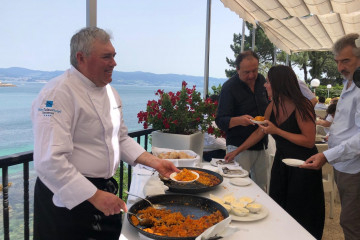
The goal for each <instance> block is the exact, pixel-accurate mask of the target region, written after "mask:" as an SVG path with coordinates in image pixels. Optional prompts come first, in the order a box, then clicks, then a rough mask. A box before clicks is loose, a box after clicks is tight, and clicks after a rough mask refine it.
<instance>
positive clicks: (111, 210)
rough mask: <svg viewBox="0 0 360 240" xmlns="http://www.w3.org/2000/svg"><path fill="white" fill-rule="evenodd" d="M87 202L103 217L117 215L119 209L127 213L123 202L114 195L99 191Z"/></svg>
mask: <svg viewBox="0 0 360 240" xmlns="http://www.w3.org/2000/svg"><path fill="white" fill-rule="evenodd" d="M88 201H89V202H90V203H91V204H92V205H94V207H95V208H96V209H98V210H99V211H101V212H103V213H104V215H105V216H109V215H114V214H119V213H120V210H121V209H123V210H124V211H125V212H127V207H126V204H125V202H124V201H123V200H121V199H120V198H119V197H118V196H116V195H115V194H112V193H109V192H105V191H102V190H99V189H98V190H97V191H96V192H95V194H94V195H93V196H92V197H91V198H89V199H88Z"/></svg>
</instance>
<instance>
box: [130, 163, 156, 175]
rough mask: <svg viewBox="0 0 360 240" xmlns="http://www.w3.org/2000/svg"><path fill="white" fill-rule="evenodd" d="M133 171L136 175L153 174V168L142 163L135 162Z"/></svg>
mask: <svg viewBox="0 0 360 240" xmlns="http://www.w3.org/2000/svg"><path fill="white" fill-rule="evenodd" d="M133 170H134V173H136V174H138V175H149V176H151V175H153V174H154V172H155V169H153V168H151V167H148V166H145V165H142V164H136V166H135V167H134V168H133Z"/></svg>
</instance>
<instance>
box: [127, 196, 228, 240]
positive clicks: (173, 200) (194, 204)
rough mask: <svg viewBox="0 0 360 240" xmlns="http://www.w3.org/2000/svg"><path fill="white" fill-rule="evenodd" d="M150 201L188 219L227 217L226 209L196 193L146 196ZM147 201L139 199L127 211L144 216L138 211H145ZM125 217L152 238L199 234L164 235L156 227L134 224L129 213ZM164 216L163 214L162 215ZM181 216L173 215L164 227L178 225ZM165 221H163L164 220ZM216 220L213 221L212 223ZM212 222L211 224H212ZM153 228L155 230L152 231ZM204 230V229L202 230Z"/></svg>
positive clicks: (180, 238) (182, 238)
mask: <svg viewBox="0 0 360 240" xmlns="http://www.w3.org/2000/svg"><path fill="white" fill-rule="evenodd" d="M147 199H148V200H150V202H152V203H153V204H160V205H163V206H164V207H165V209H166V210H170V211H171V212H172V213H181V214H182V215H183V216H184V217H188V218H190V220H201V219H206V220H205V222H207V221H209V217H212V216H216V217H213V218H212V219H217V221H218V222H219V221H221V219H226V218H227V217H229V213H228V211H227V210H226V209H225V208H224V207H223V206H222V205H220V204H219V203H217V202H215V201H213V200H211V199H208V198H204V197H200V196H196V195H189V194H181V195H180V194H161V195H155V196H151V197H148V198H147ZM148 207H149V203H148V202H147V201H145V200H140V201H138V202H136V203H135V204H134V205H132V206H131V207H130V209H129V212H133V213H136V214H137V215H138V216H144V215H141V214H140V213H141V212H142V211H144V210H145V211H146V209H148ZM127 218H128V220H129V223H130V224H131V225H132V226H133V227H134V228H135V229H136V230H137V231H138V232H139V233H141V234H143V235H145V236H147V237H149V238H152V239H160V240H165V239H166V240H194V239H195V238H196V237H197V236H198V235H200V234H201V232H200V233H197V235H196V236H186V235H185V236H177V237H174V236H171V237H169V236H166V235H163V233H159V232H158V233H157V234H155V232H156V231H158V230H157V229H159V227H158V228H156V227H151V226H150V227H149V226H141V225H139V224H136V221H134V219H132V217H131V215H129V214H128V215H127ZM164 218H165V216H164ZM157 220H159V222H160V221H161V220H162V219H161V217H158V219H157ZM190 220H189V221H187V220H186V221H185V222H184V223H185V224H186V223H190ZM181 221H182V218H180V217H174V219H173V221H172V222H171V225H170V226H169V222H166V224H165V225H166V226H165V225H164V228H166V227H168V228H175V227H177V226H178V225H177V224H178V222H181ZM164 222H165V221H164ZM216 223H217V222H216V221H215V222H214V224H216ZM154 224H158V221H156V222H155V223H154ZM181 224H183V223H182V222H181ZM214 224H213V225H214ZM200 225H203V224H199V226H197V225H196V224H188V226H186V225H185V227H186V228H189V227H190V228H197V227H201V226H200ZM209 227H210V226H209ZM151 228H152V229H155V232H153V231H154V230H151ZM204 231H205V230H204ZM164 232H165V231H164Z"/></svg>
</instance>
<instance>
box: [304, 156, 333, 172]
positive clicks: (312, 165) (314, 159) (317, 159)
mask: <svg viewBox="0 0 360 240" xmlns="http://www.w3.org/2000/svg"><path fill="white" fill-rule="evenodd" d="M326 161H327V160H326V157H325V155H324V154H323V153H317V154H315V155H313V156H311V157H309V158H308V159H307V160H306V161H305V163H304V164H303V165H301V166H300V168H307V169H315V170H319V169H321V168H322V166H323V165H324V164H325V163H326Z"/></svg>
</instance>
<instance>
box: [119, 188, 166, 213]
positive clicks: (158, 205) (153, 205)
mask: <svg viewBox="0 0 360 240" xmlns="http://www.w3.org/2000/svg"><path fill="white" fill-rule="evenodd" d="M124 192H125V193H127V194H128V195H131V196H134V197H138V198H141V199H142V200H145V201H147V202H148V203H149V204H150V205H151V206H152V207H153V208H155V209H164V208H166V207H165V206H163V205H161V204H153V203H152V202H150V201H149V200H147V199H146V198H143V197H140V196H139V195H136V194H133V193H129V192H128V191H124Z"/></svg>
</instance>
